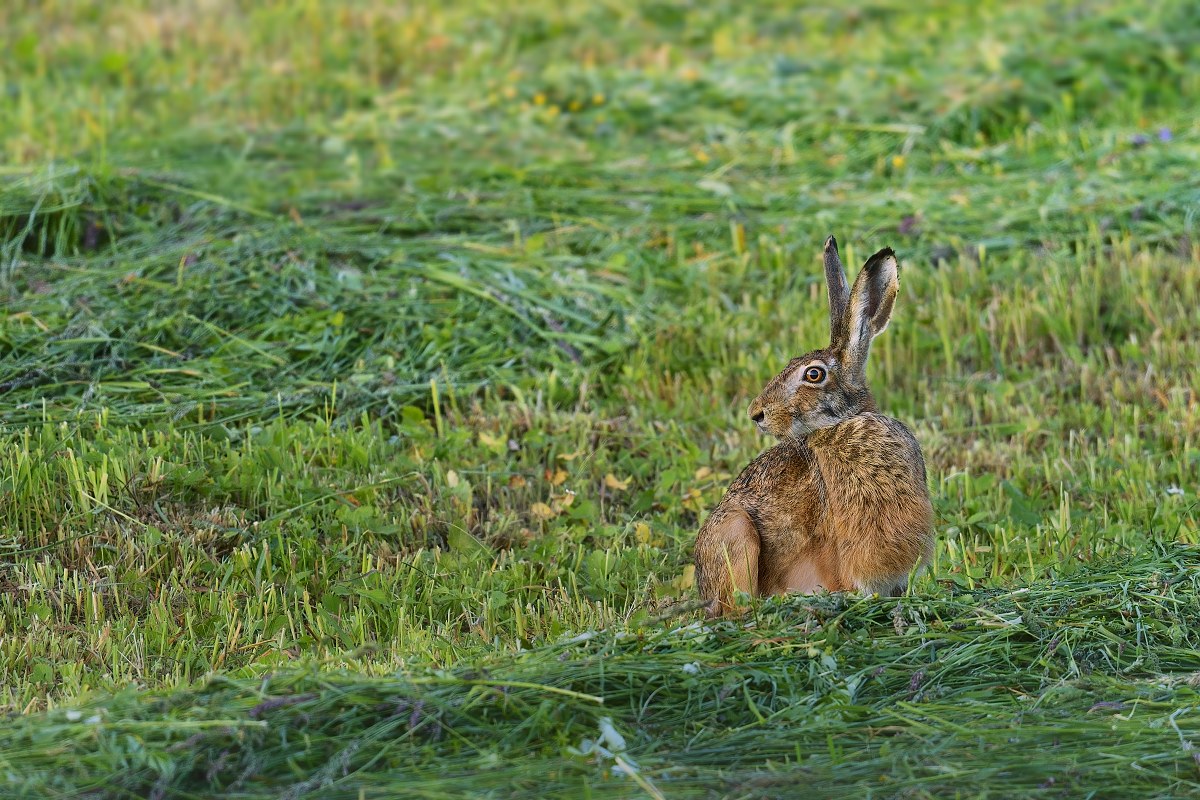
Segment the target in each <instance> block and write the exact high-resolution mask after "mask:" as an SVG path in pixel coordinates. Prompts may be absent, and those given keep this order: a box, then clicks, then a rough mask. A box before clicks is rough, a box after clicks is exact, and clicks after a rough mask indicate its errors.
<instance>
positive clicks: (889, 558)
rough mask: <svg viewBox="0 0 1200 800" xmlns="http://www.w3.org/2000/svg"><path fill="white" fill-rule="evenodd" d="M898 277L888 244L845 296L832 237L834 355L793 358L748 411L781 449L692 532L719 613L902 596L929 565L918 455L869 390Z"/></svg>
mask: <svg viewBox="0 0 1200 800" xmlns="http://www.w3.org/2000/svg"><path fill="white" fill-rule="evenodd" d="M898 272H899V266H898V264H897V263H896V255H895V253H893V252H892V250H891V248H884V249H883V250H880V251H879V252H878V253H876V254H875V255H873V256H871V257H870V258H869V259H867V263H866V264H865V265H864V266H863V268H862V272H860V273H859V275H858V279H857V280H855V281H854V288H853V289H848V288H847V286H846V275H845V272H844V270H843V269H842V262H841V259H840V258H839V256H838V250H837V242H836V241H835V240H834V238H833V237H832V236H830V237H829V239H828V240H826V242H825V278H826V280H827V282H828V284H829V332H830V340H829V347H827V348H825V349H823V350H814V351H812V352H811V353H806V354H805V355H803V356H801V357H799V358H794V359H792V360H791V362H789V363H788V365H787V367H785V368H784V370H783V372H781V373H779V374H778V375H777V376H775V378H774V379H773V380H772V381H771V382H770V383H768V384H767V387H766V388H765V389H763V391H762V394H760V395H759V396H758V397H757V398H755V400H754V402H753V403H751V404H750V418H751V419H752V420H754V422H755V423H756V424H757V425H758V427H759V429H761V430H763V431H765V432H767V433H769V434H771V435H772V436H775V437H776V438H777V439H779V440H780V443H779V444H777V445H775V446H774V447H772V448H771V449H770V450H767V451H766V452H765V453H763V454H762V455H760V456H758V458H756V459H754V461H752V462H750V465H749V466H748V467H746V469H744V470H743V471H742V474H741V475H739V476H738V477H737V479H736V480H735V481H734V482H733V483H732V484H731V485H730V487H729V489H728V490H727V491H726V492H725V496H724V497H723V498H722V499H721V502H720V504H719V505H718V506H717V507H716V509H715V510H714V511H713V512H712V514H711V515H710V516H709V517H708V519H707V520H706V521H705V523H704V525H703V526H702V527H701V528H700V533H699V535H698V536H697V538H696V548H695V559H696V578H697V582H698V586H699V589H700V596H701V597H702V599H703V600H704V601H706V606H705V607H706V609H707V611H708V613H709V614H710V615H713V616H716V615H721V614H727V613H730V612H731V611H733V610H734V605H733V595H734V592H737V591H743V592H747V593H748V594H750V595H754V596H764V595H771V594H780V593H783V592H789V591H793V592H814V591H817V590H818V589H827V590H829V591H831V592H836V591H847V590H851V589H855V590H858V591H861V592H864V593H866V594H882V595H897V594H900V593H902V592H903V591H904V590H905V588H906V587H907V584H908V576H909V573H910V572H911V571H912V569H913V567H915V566H918V565H921V566H925V565H927V564H928V562H929V560H930V559H931V558H932V555H933V507H932V505H931V504H930V502H929V490H928V488H927V487H926V485H925V461H924V459H923V458H922V457H921V448H920V446H919V445H918V444H917V440H916V439H915V438H913V435H912V433H911V432H910V431H909V430H908V428H906V427H904V425H902V424H901V423H900V422H897V421H896V420H894V419H892V418H891V417H885V416H884V415H882V414H880V413H878V412H877V411H876V407H875V400H874V398H873V397H872V396H871V391H870V390H869V389H868V388H867V354H868V352H869V350H870V347H871V340H872V339H874V338H875V337H876V336H878V335H879V334H880V333H881V332H882V331H883V329H884V328H886V327H887V324H888V320H889V319H890V318H891V315H892V306H893V305H895V302H896V292H897V290H898V289H899V277H898Z"/></svg>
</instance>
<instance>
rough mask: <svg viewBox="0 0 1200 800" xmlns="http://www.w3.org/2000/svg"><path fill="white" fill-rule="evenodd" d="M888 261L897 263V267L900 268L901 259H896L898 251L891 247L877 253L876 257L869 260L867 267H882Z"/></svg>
mask: <svg viewBox="0 0 1200 800" xmlns="http://www.w3.org/2000/svg"><path fill="white" fill-rule="evenodd" d="M888 259H891V260H892V261H894V262H896V266H897V267H899V265H900V262H899V259H898V258H897V257H896V251H895V250H893V249H892V248H890V247H885V248H883V249H882V250H880V251H879V252H877V253H875V255H873V256H871V257H870V258H868V259H867V263H866V265H865V266H868V267H875V266H876V265H882V264H884V263H885V262H886V261H888Z"/></svg>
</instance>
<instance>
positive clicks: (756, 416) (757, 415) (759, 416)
mask: <svg viewBox="0 0 1200 800" xmlns="http://www.w3.org/2000/svg"><path fill="white" fill-rule="evenodd" d="M766 416H767V412H765V411H751V412H750V419H752V420H754V421H755V422H762V421H763V418H764V417H766Z"/></svg>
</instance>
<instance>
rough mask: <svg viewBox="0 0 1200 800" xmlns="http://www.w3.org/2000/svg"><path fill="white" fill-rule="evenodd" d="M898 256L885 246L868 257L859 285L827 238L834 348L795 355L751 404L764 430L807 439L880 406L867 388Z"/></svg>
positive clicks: (890, 298)
mask: <svg viewBox="0 0 1200 800" xmlns="http://www.w3.org/2000/svg"><path fill="white" fill-rule="evenodd" d="M898 272H899V267H898V265H897V263H896V254H895V253H893V252H892V249H891V248H890V247H885V248H884V249H882V250H880V251H879V252H878V253H876V254H875V255H873V256H871V257H870V258H868V259H867V263H866V264H864V265H863V268H862V272H860V273H859V274H858V279H857V280H855V281H854V287H853V288H847V286H846V273H845V271H844V270H843V269H842V261H841V258H839V257H838V249H837V242H836V241H835V240H834V238H833V237H832V236H830V237H829V239H827V240H826V242H825V278H826V281H827V282H828V283H829V346H828V347H826V348H824V349H821V350H813V351H812V352H811V353H805V354H804V355H802V356H800V357H799V358H793V359H792V360H791V361H790V362H789V363H788V365H787V366H786V367H785V368H784V370H783V372H780V373H779V374H778V375H776V376H775V378H774V379H773V380H772V381H771V382H770V383H768V384H767V387H766V388H765V389H763V390H762V393H761V394H760V395H759V396H758V397H756V398H755V399H754V402H753V403H751V404H750V418H751V419H752V420H754V422H755V424H757V425H758V427H759V429H761V430H762V431H764V432H766V433H769V434H771V435H772V436H775V437H777V438H779V439H788V438H795V439H802V438H804V437H805V436H807V435H808V434H810V433H812V432H813V431H815V430H818V429H820V428H828V427H830V426H831V425H837V424H838V423H839V422H843V421H845V420H847V419H849V418H850V417H853V416H855V415H857V414H861V413H863V412H866V411H874V410H875V400H874V398H873V397H871V390H870V389H868V388H867V355H868V353H869V352H870V349H871V340H872V339H874V338H875V337H876V336H878V335H879V334H880V333H881V332H882V331H883V329H884V328H886V327H887V324H888V320H889V319H891V316H892V306H894V305H895V303H896V292H897V290H898V289H899V287H900V282H899V277H898Z"/></svg>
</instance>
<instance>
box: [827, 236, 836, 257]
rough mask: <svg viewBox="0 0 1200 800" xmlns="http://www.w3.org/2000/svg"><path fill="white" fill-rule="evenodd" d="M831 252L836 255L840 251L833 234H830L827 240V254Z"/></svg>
mask: <svg viewBox="0 0 1200 800" xmlns="http://www.w3.org/2000/svg"><path fill="white" fill-rule="evenodd" d="M830 250H832V251H833V252H835V253H836V252H837V251H838V246H837V239H835V238H833V234H832V233H831V234H829V238H828V239H826V240H825V252H826V253H828V252H829V251H830Z"/></svg>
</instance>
